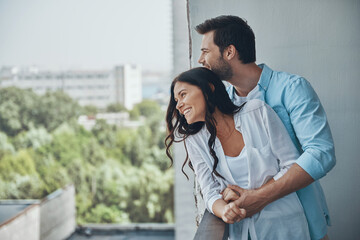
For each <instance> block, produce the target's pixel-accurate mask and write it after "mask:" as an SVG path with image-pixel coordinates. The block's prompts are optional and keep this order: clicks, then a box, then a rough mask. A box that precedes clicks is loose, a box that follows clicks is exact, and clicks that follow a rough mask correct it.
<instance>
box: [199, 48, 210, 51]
mask: <svg viewBox="0 0 360 240" xmlns="http://www.w3.org/2000/svg"><path fill="white" fill-rule="evenodd" d="M207 50H209V49H208V48H202V49H200V51H207Z"/></svg>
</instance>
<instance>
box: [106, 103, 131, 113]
mask: <svg viewBox="0 0 360 240" xmlns="http://www.w3.org/2000/svg"><path fill="white" fill-rule="evenodd" d="M125 111H127V109H126V107H125V106H124V105H123V104H121V103H112V104H109V105H108V106H107V107H106V112H125Z"/></svg>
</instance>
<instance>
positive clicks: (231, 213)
mask: <svg viewBox="0 0 360 240" xmlns="http://www.w3.org/2000/svg"><path fill="white" fill-rule="evenodd" d="M245 217H246V211H245V209H243V208H239V207H238V206H236V205H235V204H234V202H231V203H228V204H226V205H225V207H224V210H223V212H222V214H221V218H222V220H223V221H224V222H226V223H230V224H233V223H235V222H239V221H240V220H242V219H244V218H245Z"/></svg>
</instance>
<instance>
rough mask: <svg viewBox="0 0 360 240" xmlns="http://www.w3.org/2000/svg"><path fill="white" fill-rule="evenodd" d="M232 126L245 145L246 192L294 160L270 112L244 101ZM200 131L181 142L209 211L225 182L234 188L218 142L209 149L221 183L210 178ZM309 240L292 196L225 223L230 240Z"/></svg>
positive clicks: (205, 136)
mask: <svg viewBox="0 0 360 240" xmlns="http://www.w3.org/2000/svg"><path fill="white" fill-rule="evenodd" d="M234 121H235V128H236V129H237V130H238V131H240V132H241V133H242V136H243V139H244V143H245V146H246V155H247V165H248V169H247V171H248V189H256V188H259V187H261V186H262V185H263V184H264V183H266V182H267V181H268V180H269V179H270V178H273V179H274V180H275V181H276V180H277V179H279V178H280V177H281V176H283V175H284V173H285V172H286V171H287V170H288V169H289V168H290V167H291V165H292V164H293V163H294V162H295V160H296V159H297V158H298V157H299V153H298V151H297V150H296V148H295V146H294V145H293V143H292V141H291V139H290V136H289V135H288V133H287V131H286V129H285V126H284V125H283V123H282V122H281V120H280V119H279V117H278V116H277V115H276V113H275V112H274V110H273V109H272V108H271V107H270V106H268V105H267V104H266V103H265V102H263V101H261V100H257V99H254V100H250V101H248V102H247V103H246V104H245V105H244V107H243V108H242V109H241V110H240V111H239V112H237V113H235V114H234ZM209 137H210V133H209V132H208V130H207V129H206V126H205V125H204V127H203V128H202V129H201V130H200V131H199V132H198V133H197V134H195V135H191V136H189V137H188V138H187V139H186V140H185V143H186V146H187V149H188V154H189V158H190V160H191V163H192V165H193V167H194V170H195V174H196V178H197V180H198V182H199V184H200V187H201V192H202V195H203V198H204V201H205V204H206V207H207V209H208V210H209V211H210V212H212V213H213V211H212V206H213V204H214V202H215V201H216V200H218V199H221V197H222V196H221V194H220V192H221V191H222V190H224V189H225V188H226V186H227V185H228V184H235V185H236V181H235V180H234V176H233V174H232V173H231V170H230V169H229V165H228V163H227V161H226V157H225V154H224V151H223V148H222V146H221V143H220V141H219V139H218V138H216V140H215V145H214V151H215V152H216V155H217V157H218V159H219V163H218V166H217V168H216V170H217V171H218V172H219V174H220V175H222V176H223V177H224V178H225V180H224V179H222V178H220V177H217V176H215V175H212V174H211V172H212V169H213V163H214V162H213V158H212V156H211V155H210V151H209V147H208V144H207V143H208V139H209ZM248 233H249V234H250V237H251V239H252V240H260V239H270V240H271V239H280V240H281V239H294V240H295V239H299V240H304V239H310V236H309V230H308V226H307V221H306V218H305V214H304V211H303V208H302V206H301V203H300V201H299V199H298V197H297V195H296V193H291V194H289V195H287V196H285V197H283V198H280V199H279V200H277V201H274V202H272V203H270V204H269V205H267V206H266V207H265V208H264V209H263V210H262V211H261V212H259V213H257V214H255V215H253V216H252V217H250V218H245V219H243V220H241V221H240V222H239V223H235V224H231V225H230V239H242V240H248ZM235 237H236V238H235Z"/></svg>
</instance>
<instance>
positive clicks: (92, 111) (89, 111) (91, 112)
mask: <svg viewBox="0 0 360 240" xmlns="http://www.w3.org/2000/svg"><path fill="white" fill-rule="evenodd" d="M98 112H99V109H98V108H97V107H96V106H94V105H86V106H84V107H83V110H82V113H83V114H85V115H88V116H95V115H96V114H97V113H98Z"/></svg>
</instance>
